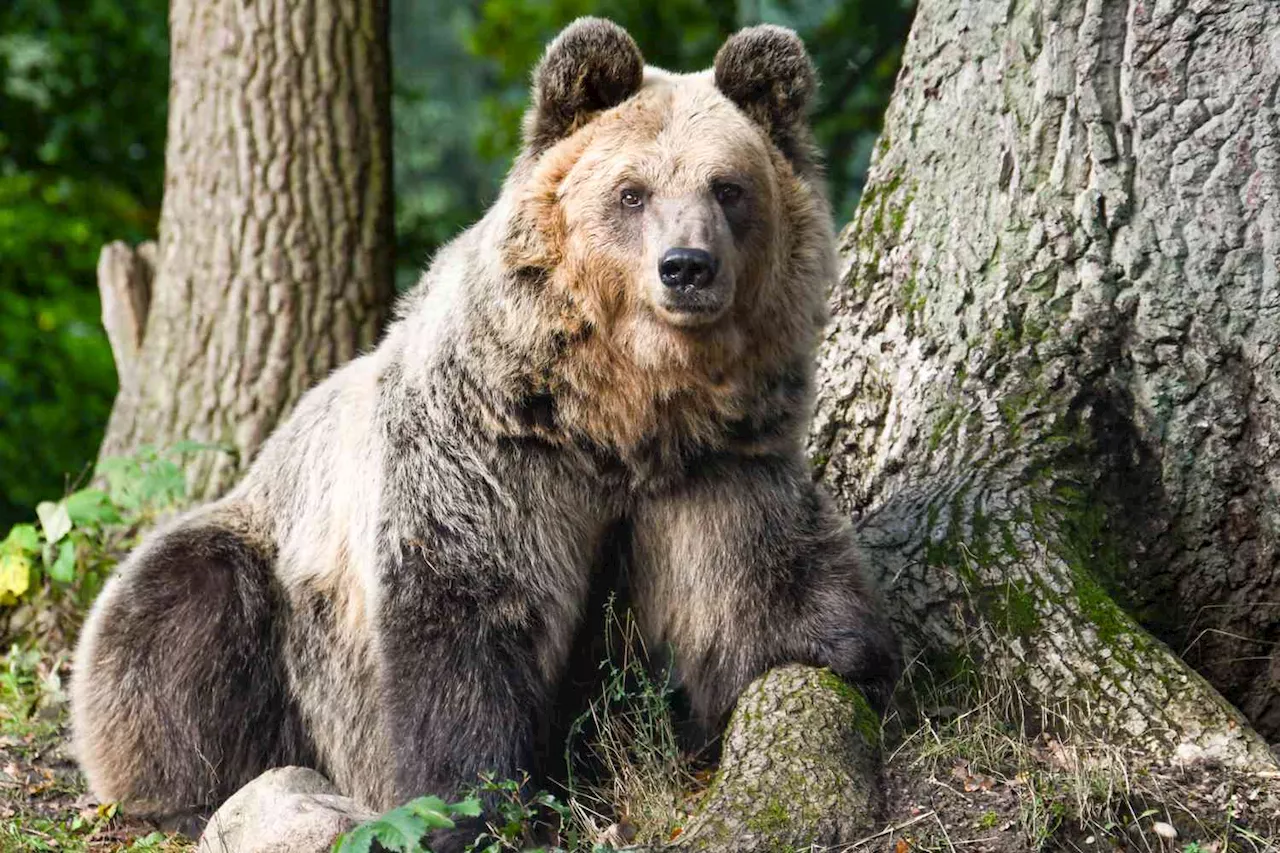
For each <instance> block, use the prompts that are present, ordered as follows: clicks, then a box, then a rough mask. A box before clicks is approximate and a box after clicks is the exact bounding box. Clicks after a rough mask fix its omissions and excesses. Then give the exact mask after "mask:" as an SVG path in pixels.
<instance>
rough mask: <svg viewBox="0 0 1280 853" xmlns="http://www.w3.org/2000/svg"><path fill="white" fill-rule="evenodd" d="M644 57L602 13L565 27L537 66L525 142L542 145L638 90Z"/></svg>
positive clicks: (528, 147) (535, 146)
mask: <svg viewBox="0 0 1280 853" xmlns="http://www.w3.org/2000/svg"><path fill="white" fill-rule="evenodd" d="M643 80H644V57H643V56H641V55H640V48H639V47H637V46H636V43H635V41H634V40H633V39H632V38H631V36H630V35H628V34H627V31H626V30H624V29H623V28H622V27H620V26H618V25H617V24H615V23H613V22H612V21H606V20H604V19H603V18H579V19H578V20H576V21H574V22H573V23H572V24H570V25H569V26H567V27H565V28H564V30H562V31H561V33H560V35H558V36H556V39H555V41H553V42H551V45H550V46H549V47H548V48H547V52H546V54H544V55H543V57H542V61H541V62H539V63H538V68H537V70H536V71H534V72H533V107H532V108H531V109H530V110H529V113H528V115H526V116H525V124H524V142H525V148H526V150H528V151H531V152H534V153H536V152H538V151H542V150H543V149H545V148H548V147H550V146H551V145H554V144H555V143H556V142H558V141H560V140H561V139H563V138H564V137H565V136H567V135H569V133H571V132H572V131H574V130H576V129H577V128H578V127H579V126H581V124H582V123H583V122H584V121H585V120H586V119H587V118H589V117H590V116H591V115H592V114H593V113H597V112H600V111H601V110H607V109H609V108H610V107H616V106H617V105H618V104H620V103H622V102H623V101H625V100H626V99H627V98H629V97H631V96H632V95H634V94H635V93H636V92H638V91H640V84H641V83H642V82H643Z"/></svg>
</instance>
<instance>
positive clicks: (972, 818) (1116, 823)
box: [0, 648, 1280, 853]
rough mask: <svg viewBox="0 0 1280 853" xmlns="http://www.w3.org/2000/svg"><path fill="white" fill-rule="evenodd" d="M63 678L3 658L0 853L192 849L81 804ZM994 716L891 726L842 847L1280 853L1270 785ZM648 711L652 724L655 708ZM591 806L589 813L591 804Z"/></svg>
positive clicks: (41, 662)
mask: <svg viewBox="0 0 1280 853" xmlns="http://www.w3.org/2000/svg"><path fill="white" fill-rule="evenodd" d="M68 674H69V665H68V657H67V655H66V653H65V652H64V653H60V654H57V655H53V656H49V655H41V654H38V653H36V652H33V651H22V650H19V649H16V648H14V649H11V650H10V652H9V653H8V654H7V655H6V656H5V657H4V658H3V659H2V660H0V853H10V851H13V853H17V851H77V852H78V851H84V853H107V851H111V852H112V853H116V851H127V853H144V851H147V852H148V853H150V852H152V851H153V852H154V853H189V851H192V850H194V843H193V842H192V841H190V840H188V839H185V838H182V837H181V836H173V835H166V834H164V833H161V832H160V831H158V830H157V829H156V827H154V826H152V825H150V824H148V823H146V822H143V821H140V820H136V819H130V818H128V817H126V816H124V815H123V814H121V813H120V812H119V811H118V809H117V808H116V807H115V805H114V804H109V803H108V804H102V803H97V802H95V801H93V799H92V798H91V797H90V796H88V795H87V794H86V793H85V790H84V782H83V779H82V777H81V776H80V774H79V772H78V771H77V770H76V767H75V764H74V762H73V761H72V759H71V757H70V754H69V746H68V743H67V734H68V730H67V721H66V693H65V684H66V679H67V677H68ZM1004 710H1007V709H1002V708H1000V707H998V703H994V702H987V703H984V704H979V705H977V706H976V707H970V709H969V710H968V711H965V712H959V711H956V710H955V709H954V707H951V708H947V707H938V708H933V709H931V711H930V712H929V713H928V714H926V715H924V716H923V717H920V718H919V719H916V718H915V717H914V715H913V718H912V721H911V722H910V723H907V722H905V721H904V718H903V717H901V716H900V715H897V714H895V715H892V716H891V717H890V719H889V721H888V722H887V724H886V737H887V743H886V749H885V759H886V761H885V786H886V799H887V802H888V803H889V807H888V812H887V814H886V815H885V822H884V826H883V828H882V829H880V830H879V831H877V832H876V833H874V834H872V835H870V836H869V837H867V838H865V839H862V840H861V841H859V842H857V843H855V844H852V845H849V846H848V847H846V848H843V849H844V850H847V851H850V853H853V851H865V852H866V853H1041V851H1071V853H1119V851H1124V853H1268V852H1269V851H1277V850H1280V800H1277V799H1276V796H1277V795H1276V788H1275V785H1274V783H1273V782H1272V781H1271V780H1255V779H1252V778H1250V777H1244V776H1240V775H1238V774H1231V773H1227V772H1225V771H1221V770H1218V771H1213V770H1208V769H1199V770H1195V771H1176V770H1170V771H1168V772H1160V773H1156V772H1150V773H1143V774H1138V775H1136V776H1130V777H1126V775H1125V770H1124V767H1123V765H1122V764H1120V763H1116V762H1110V763H1108V762H1107V761H1103V760H1099V759H1098V755H1099V754H1102V755H1106V750H1105V746H1103V745H1098V744H1086V745H1084V746H1081V745H1073V744H1072V743H1070V742H1069V741H1067V742H1064V741H1062V740H1058V739H1057V738H1056V737H1054V736H1051V735H1048V734H1047V733H1045V732H1041V733H1040V734H1038V735H1035V736H1026V735H1024V734H1022V733H1020V732H1019V731H1018V730H1017V729H1015V728H1012V727H1010V726H1009V725H1008V724H1007V723H1006V722H1005V721H1004V719H1002V717H1001V713H1002V712H1003V711H1004ZM646 713H658V711H657V710H656V705H651V706H650V707H649V708H648V709H647V711H646ZM630 724H631V725H636V722H635V720H631V721H630ZM655 725H656V723H655ZM659 728H660V729H661V727H659ZM634 734H635V733H634V731H628V732H627V735H628V737H634ZM1112 757H1113V758H1118V756H1112ZM614 759H615V761H623V760H624V757H623V756H619V755H614ZM614 769H615V770H617V768H614ZM704 776H705V774H704ZM703 781H704V782H705V779H704V780H703ZM649 784H652V782H651V781H650V783H649ZM616 793H618V792H615V794H616ZM562 799H563V800H564V801H566V802H568V803H570V805H572V804H573V802H574V800H573V798H572V797H570V796H567V795H562ZM592 805H593V807H594V808H595V809H596V810H597V811H596V813H597V814H598V813H599V810H600V809H601V807H602V804H601V803H600V802H598V801H596V802H593V804H592ZM606 817H607V816H606ZM627 819H628V818H620V820H623V821H624V822H625V821H626V820H627ZM664 831H665V828H664ZM597 838H598V837H597ZM831 853H834V851H832V852H831Z"/></svg>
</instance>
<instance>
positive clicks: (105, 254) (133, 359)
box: [98, 240, 156, 389]
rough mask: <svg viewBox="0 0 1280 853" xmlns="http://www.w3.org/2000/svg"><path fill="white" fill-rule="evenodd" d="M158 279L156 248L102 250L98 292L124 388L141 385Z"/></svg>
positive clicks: (117, 244)
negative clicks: (142, 354) (149, 315)
mask: <svg viewBox="0 0 1280 853" xmlns="http://www.w3.org/2000/svg"><path fill="white" fill-rule="evenodd" d="M155 275H156V244H155V243H152V242H147V243H143V244H142V245H140V246H138V248H137V249H133V248H130V247H129V246H128V245H127V244H125V243H122V242H121V241H119V240H117V241H115V242H114V243H108V244H107V245H105V246H103V247H102V254H101V255H100V256H99V257H98V291H99V293H100V295H101V297H102V326H103V328H105V329H106V330H107V340H108V341H109V342H110V343H111V354H112V356H114V358H115V361H116V374H117V376H118V378H119V382H120V387H121V388H129V389H133V388H134V387H135V386H136V385H137V381H138V352H139V350H141V349H142V338H143V333H144V332H145V331H146V327H147V312H148V311H149V310H150V308H151V282H152V279H154V278H155Z"/></svg>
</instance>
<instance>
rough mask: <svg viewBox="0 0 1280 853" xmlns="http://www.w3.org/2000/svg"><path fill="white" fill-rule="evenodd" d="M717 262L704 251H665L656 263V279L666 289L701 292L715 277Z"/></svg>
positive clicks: (681, 249)
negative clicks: (659, 280) (660, 280)
mask: <svg viewBox="0 0 1280 853" xmlns="http://www.w3.org/2000/svg"><path fill="white" fill-rule="evenodd" d="M718 267H719V262H718V261H716V259H715V256H713V255H712V254H711V253H710V252H708V251H707V250H705V249H690V248H686V247H681V248H676V249H667V251H666V252H665V253H664V254H663V256H662V260H661V261H659V262H658V277H659V278H661V279H662V283H663V284H665V285H666V286H667V287H670V288H675V289H677V290H701V289H702V288H704V287H706V286H707V285H709V284H711V282H712V281H713V280H715V277H716V269H717V268H718Z"/></svg>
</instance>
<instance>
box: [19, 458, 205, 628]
mask: <svg viewBox="0 0 1280 853" xmlns="http://www.w3.org/2000/svg"><path fill="white" fill-rule="evenodd" d="M216 449H219V448H218V447H217V446H215V445H207V444H199V443H196V442H180V443H178V444H175V445H174V446H173V447H171V448H170V449H168V450H166V451H158V450H156V449H154V448H142V449H141V450H140V451H139V452H138V453H137V454H136V455H135V456H131V457H128V458H108V459H103V460H102V461H101V463H99V465H98V468H97V480H98V482H99V483H100V484H101V486H102V487H101V488H100V487H98V486H97V485H94V486H89V487H86V488H82V489H78V490H76V491H73V492H71V493H70V494H68V495H67V496H66V497H64V498H63V499H62V500H59V501H44V502H42V503H40V504H39V505H38V506H37V507H36V519H37V521H36V523H34V524H32V523H28V524H18V525H15V526H14V527H13V528H11V529H10V530H9V533H8V535H7V536H5V538H4V539H3V541H0V607H3V606H15V605H18V604H22V603H25V602H31V601H36V600H42V601H41V603H42V605H45V604H47V605H50V606H48V607H45V606H42V607H40V608H32V609H31V610H32V612H31V613H30V614H28V615H29V616H30V618H33V619H34V618H37V617H39V616H40V614H50V615H56V614H57V612H58V607H57V605H58V604H60V603H66V604H68V605H70V608H71V610H72V611H75V612H79V611H80V610H83V608H84V607H85V606H86V605H88V604H89V603H90V602H91V601H92V600H93V598H94V597H95V596H96V595H97V593H98V591H99V590H100V589H101V587H102V583H103V582H104V581H105V580H106V578H107V576H108V575H109V574H110V572H111V569H112V568H113V567H114V566H115V564H116V563H117V562H119V560H120V559H121V557H122V556H123V555H124V554H125V553H126V552H127V551H128V549H129V548H130V547H132V546H133V545H134V544H135V542H136V539H137V536H138V533H139V532H140V531H141V530H143V529H144V528H146V527H147V526H149V525H150V524H152V523H154V522H155V521H156V519H157V518H159V517H160V516H162V515H164V514H165V513H168V512H172V511H173V510H175V509H177V508H178V507H180V506H181V505H182V504H183V503H185V501H186V482H185V478H184V475H183V468H182V465H183V463H184V462H185V461H186V458H187V457H188V456H190V455H191V454H193V453H197V452H201V451H207V450H216ZM37 611H39V612H37ZM44 618H45V619H46V621H48V619H49V615H45V616H44ZM55 621H56V620H55ZM9 627H10V631H9V633H10V634H14V633H18V631H16V630H15V627H16V628H18V629H23V628H28V627H30V626H29V625H28V624H27V623H26V622H23V621H21V620H20V621H19V624H18V625H16V626H15V625H13V624H11V625H10V626H9ZM46 627H47V626H46Z"/></svg>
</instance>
